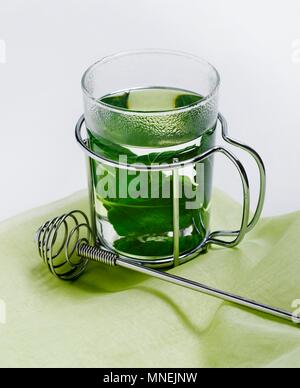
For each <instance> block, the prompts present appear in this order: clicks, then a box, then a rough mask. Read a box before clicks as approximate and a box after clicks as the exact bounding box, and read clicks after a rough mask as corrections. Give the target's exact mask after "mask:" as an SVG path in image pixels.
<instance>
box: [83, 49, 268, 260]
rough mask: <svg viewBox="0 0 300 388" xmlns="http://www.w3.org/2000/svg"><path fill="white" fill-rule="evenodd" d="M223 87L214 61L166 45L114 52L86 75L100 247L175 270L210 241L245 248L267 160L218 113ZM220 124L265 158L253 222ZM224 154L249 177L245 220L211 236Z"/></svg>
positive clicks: (90, 157) (262, 190)
mask: <svg viewBox="0 0 300 388" xmlns="http://www.w3.org/2000/svg"><path fill="white" fill-rule="evenodd" d="M219 84H220V77H219V74H218V72H217V70H216V69H215V68H214V67H213V66H212V65H210V64H209V63H207V62H205V61H204V60H202V59H200V58H197V57H195V56H192V55H189V54H183V53H179V52H173V51H166V50H160V51H154V50H147V51H137V52H128V53H121V54H117V55H113V56H110V57H106V58H104V59H102V60H100V61H99V62H97V63H95V64H94V65H92V66H91V67H90V68H89V69H88V70H87V71H86V72H85V74H84V75H83V78H82V90H83V95H84V116H82V117H81V118H80V119H79V121H78V123H77V126H76V138H77V141H78V142H79V144H80V145H81V147H82V148H83V149H84V151H85V153H86V155H87V160H88V176H89V192H90V204H91V221H92V226H93V232H94V234H95V236H96V240H97V243H98V244H100V245H101V246H103V247H105V248H107V249H108V250H112V251H115V252H118V253H119V254H120V255H121V256H123V257H126V258H128V259H129V260H133V261H137V262H139V263H141V264H146V265H148V266H152V267H166V266H171V265H174V266H176V265H179V264H181V263H183V262H185V261H187V260H189V259H192V258H193V257H195V256H197V255H198V254H199V253H200V252H203V251H205V250H206V249H207V247H208V246H209V245H210V244H217V245H221V246H226V247H234V246H236V245H238V244H239V243H240V242H241V241H242V239H243V238H244V236H245V234H246V233H247V232H249V231H250V230H251V229H253V227H254V226H255V225H256V224H257V222H258V220H259V218H260V215H261V212H262V208H263V203H264V197H265V169H264V165H263V162H262V160H261V158H260V156H259V155H258V154H257V153H256V152H255V151H254V150H253V149H252V148H250V147H248V146H246V145H243V144H241V143H239V142H237V141H235V140H233V139H231V138H229V137H228V134H227V124H226V121H225V119H224V117H223V116H222V115H220V114H219V113H218V91H219ZM218 121H219V122H220V124H221V127H222V135H223V139H224V140H225V141H226V142H227V143H229V144H231V145H234V146H237V147H239V148H241V149H243V150H245V151H246V152H248V153H249V154H250V155H251V156H252V157H253V158H254V159H255V161H256V163H257V166H258V169H259V173H260V195H259V199H258V203H257V207H256V210H255V213H254V216H253V218H252V219H250V195H249V183H248V178H247V174H246V171H245V169H244V167H243V165H242V164H241V162H240V161H239V160H238V159H237V158H236V157H235V156H234V155H233V154H232V153H231V152H230V151H229V150H228V149H226V148H224V147H221V146H218V145H216V133H217V124H218ZM84 122H85V127H86V131H87V138H85V139H84V138H83V135H82V130H83V127H84V125H83V124H84ZM217 153H221V154H223V155H225V156H226V157H227V158H228V159H229V160H230V161H231V162H232V163H233V164H234V166H235V167H236V168H237V169H238V171H239V174H240V177H241V181H242V187H243V194H244V201H243V212H242V221H241V227H240V229H239V230H236V231H217V232H210V203H211V197H212V176H213V161H214V155H215V154H217ZM228 237H231V240H230V239H228ZM224 238H225V239H224Z"/></svg>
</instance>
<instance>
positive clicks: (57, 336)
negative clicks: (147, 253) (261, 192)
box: [0, 192, 300, 367]
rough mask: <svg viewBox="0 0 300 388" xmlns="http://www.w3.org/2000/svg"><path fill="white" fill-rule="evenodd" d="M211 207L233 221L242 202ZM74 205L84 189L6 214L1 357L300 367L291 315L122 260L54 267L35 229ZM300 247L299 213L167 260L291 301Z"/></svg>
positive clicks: (271, 300)
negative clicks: (69, 276) (261, 309)
mask: <svg viewBox="0 0 300 388" xmlns="http://www.w3.org/2000/svg"><path fill="white" fill-rule="evenodd" d="M213 207H214V213H215V214H214V224H216V225H218V226H219V227H221V228H222V227H230V226H231V227H236V226H237V224H238V222H239V218H240V212H241V209H240V205H238V204H237V203H235V202H233V201H232V200H231V199H229V198H228V197H226V196H225V195H224V194H222V193H219V192H217V193H216V196H215V200H214V204H213ZM73 209H83V210H86V209H87V195H86V192H82V193H78V194H76V195H74V196H72V197H70V198H68V199H65V200H62V201H60V202H57V203H54V204H51V205H48V206H46V207H43V208H40V209H36V210H33V211H30V212H28V213H25V214H23V215H20V216H18V217H16V218H14V219H11V220H8V221H6V222H3V223H2V224H0V259H1V262H0V264H1V267H0V299H2V301H4V302H5V304H6V323H5V324H4V323H0V366H1V367H300V328H298V327H296V326H294V325H293V324H289V323H288V322H287V323H286V322H285V321H282V320H279V319H276V318H270V317H268V316H266V315H264V314H259V313H255V312H252V311H250V310H247V309H243V308H239V307H236V306H234V305H232V304H230V303H226V302H223V301H221V300H218V299H215V298H212V297H209V296H206V295H202V294H201V293H197V292H194V291H191V290H187V289H184V288H181V287H178V286H175V285H172V284H168V283H165V282H162V281H160V280H157V279H154V278H149V277H147V276H144V275H141V274H137V273H135V272H132V271H129V270H124V269H122V268H108V267H105V266H103V265H96V264H92V265H91V266H90V267H89V269H88V271H87V272H86V273H85V274H84V275H83V276H82V277H81V278H80V279H79V280H77V281H75V282H72V283H67V282H63V281H59V280H57V279H56V278H54V277H52V276H51V275H50V273H49V272H48V270H47V269H46V267H45V266H44V264H43V263H42V262H41V259H40V258H39V257H38V254H37V251H36V247H35V243H34V240H33V239H34V233H35V231H36V229H37V228H38V227H39V226H40V225H41V224H42V223H43V222H44V221H46V220H47V219H49V218H51V217H53V216H56V215H60V214H61V213H64V212H66V211H68V210H73ZM299 252H300V213H295V214H290V215H286V216H282V217H277V218H271V219H265V220H262V221H261V222H260V224H259V225H258V226H257V227H256V229H255V230H254V231H253V232H251V233H250V234H249V235H248V236H247V238H246V239H245V241H244V242H243V243H242V244H241V245H240V247H239V248H237V249H224V248H212V249H210V250H209V252H208V253H207V254H205V255H201V256H199V257H198V258H196V259H195V260H193V261H191V262H189V263H186V264H184V265H182V266H180V267H178V268H176V269H171V270H170V272H172V273H176V274H177V275H180V276H184V277H188V278H191V279H194V280H196V281H200V282H204V283H206V284H208V285H211V286H214V287H220V288H222V289H224V290H227V291H231V292H236V293H239V294H241V295H244V296H247V297H250V298H255V299H258V300H259V301H261V302H264V303H268V304H271V305H275V306H278V307H282V308H285V309H288V310H292V308H291V304H292V302H293V301H294V300H297V299H300V281H299V273H300V253H299ZM1 305H2V321H3V320H4V319H3V302H2V304H1V303H0V306H1Z"/></svg>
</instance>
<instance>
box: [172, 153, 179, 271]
mask: <svg viewBox="0 0 300 388" xmlns="http://www.w3.org/2000/svg"><path fill="white" fill-rule="evenodd" d="M173 162H174V163H177V162H178V159H174V160H173ZM172 174H173V265H174V267H177V266H178V265H179V264H180V247H179V238H180V236H179V234H180V226H179V220H180V213H179V171H178V168H175V169H174V170H173V172H172Z"/></svg>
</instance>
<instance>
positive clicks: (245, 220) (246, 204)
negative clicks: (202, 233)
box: [207, 114, 266, 248]
mask: <svg viewBox="0 0 300 388" xmlns="http://www.w3.org/2000/svg"><path fill="white" fill-rule="evenodd" d="M218 119H219V121H220V123H221V126H222V137H223V139H224V140H225V141H226V142H227V143H228V144H231V145H234V146H236V147H238V148H241V149H243V150H244V151H246V152H247V153H249V154H250V155H251V156H252V157H253V158H254V160H255V162H256V164H257V166H258V169H259V174H260V193H259V198H258V203H257V206H256V210H255V213H254V216H253V217H252V219H251V221H250V222H249V217H250V191H249V180H248V177H247V173H246V171H245V168H244V167H243V165H242V163H241V162H240V161H239V160H238V159H237V158H236V157H235V156H234V155H233V154H232V153H231V152H230V151H228V150H226V149H225V148H221V149H222V152H223V154H224V155H226V156H227V157H228V158H229V159H230V160H231V161H232V162H233V163H234V164H235V166H236V167H237V169H238V171H239V174H240V177H241V179H242V184H243V195H244V201H243V216H242V224H241V228H240V229H239V230H231V231H216V232H213V233H211V234H210V235H209V237H208V240H207V244H214V245H220V246H224V247H230V248H232V247H235V246H237V245H238V244H240V242H241V241H242V240H243V239H244V237H245V235H246V234H247V233H248V232H250V231H251V230H252V229H253V228H254V227H255V225H256V224H257V222H258V221H259V218H260V216H261V213H262V209H263V205H264V200H265V193H266V172H265V166H264V163H263V161H262V159H261V157H260V156H259V154H258V153H257V152H256V151H255V150H253V149H252V148H251V147H249V146H247V145H245V144H242V143H240V142H238V141H236V140H233V139H231V138H230V137H229V136H228V125H227V122H226V120H225V118H224V117H223V116H222V115H221V114H219V115H218ZM217 237H236V238H235V239H234V240H233V241H225V240H222V239H218V238H217Z"/></svg>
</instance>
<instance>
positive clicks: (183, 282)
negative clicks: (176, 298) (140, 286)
mask: <svg viewBox="0 0 300 388" xmlns="http://www.w3.org/2000/svg"><path fill="white" fill-rule="evenodd" d="M36 243H37V248H38V252H39V254H40V256H41V257H42V259H43V261H44V262H45V264H46V265H47V267H48V269H49V271H50V272H52V273H53V274H54V275H55V276H56V277H58V278H59V279H62V280H74V279H76V278H78V277H79V276H80V275H81V274H82V273H83V272H84V271H85V269H86V267H87V265H88V262H89V261H94V262H98V263H102V264H105V265H109V266H120V267H123V268H127V269H131V270H133V271H136V272H140V273H143V274H145V275H149V276H153V277H155V278H158V279H161V280H164V281H167V282H169V283H173V284H176V285H179V286H182V287H185V288H189V289H192V290H194V291H198V292H202V293H204V294H206V295H210V296H213V297H216V298H219V299H222V300H224V301H228V302H232V303H234V304H236V305H239V306H244V307H247V308H250V309H252V310H256V311H260V312H263V313H266V314H269V315H272V316H275V317H279V318H282V319H285V320H288V321H291V322H293V323H295V324H300V317H298V316H296V315H294V314H292V313H290V312H287V311H284V310H282V309H279V308H276V307H271V306H267V305H265V304H262V303H259V302H256V301H254V300H250V299H247V298H244V297H241V296H238V295H234V294H231V293H228V292H226V291H222V290H218V289H215V288H212V287H209V286H206V285H204V284H200V283H198V282H195V281H193V280H189V279H185V278H182V277H179V276H176V275H173V274H170V273H167V272H162V271H158V270H155V269H152V268H148V267H145V266H143V265H141V264H137V263H135V262H133V261H131V260H130V259H129V258H126V257H123V256H120V255H118V254H116V253H114V252H111V251H108V250H106V249H103V248H98V247H97V246H94V245H93V244H94V236H93V232H92V229H91V227H90V224H89V220H88V217H87V216H86V215H85V213H83V212H82V211H79V210H75V211H72V212H70V213H68V214H64V215H62V216H60V217H56V218H54V219H53V220H51V221H48V222H46V223H45V224H44V225H42V226H41V227H40V229H39V230H38V231H37V233H36Z"/></svg>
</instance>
